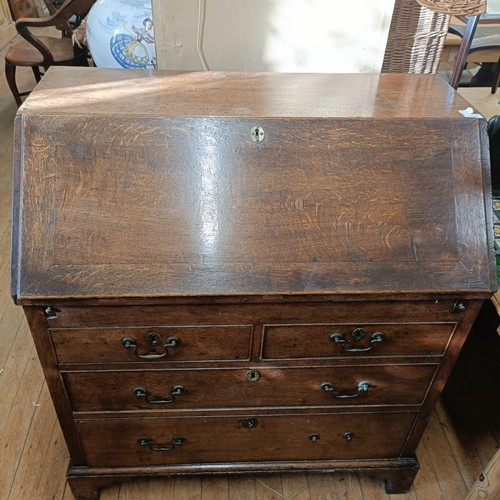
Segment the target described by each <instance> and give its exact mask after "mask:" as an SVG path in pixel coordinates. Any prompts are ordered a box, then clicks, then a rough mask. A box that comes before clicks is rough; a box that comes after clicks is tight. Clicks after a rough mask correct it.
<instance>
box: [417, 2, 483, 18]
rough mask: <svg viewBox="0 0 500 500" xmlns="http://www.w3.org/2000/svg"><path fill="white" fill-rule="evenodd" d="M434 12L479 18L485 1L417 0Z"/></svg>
mask: <svg viewBox="0 0 500 500" xmlns="http://www.w3.org/2000/svg"><path fill="white" fill-rule="evenodd" d="M417 2H418V3H419V4H420V5H422V6H423V7H426V8H427V9H430V10H432V11H434V12H441V13H443V14H449V15H452V16H480V15H481V14H484V13H485V12H486V0H417Z"/></svg>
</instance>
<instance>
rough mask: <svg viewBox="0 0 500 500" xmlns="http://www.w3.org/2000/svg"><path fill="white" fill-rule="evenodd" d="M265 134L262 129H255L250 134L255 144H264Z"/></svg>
mask: <svg viewBox="0 0 500 500" xmlns="http://www.w3.org/2000/svg"><path fill="white" fill-rule="evenodd" d="M265 135H266V134H265V132H264V129H263V128H262V127H259V126H257V127H253V128H252V130H251V132H250V137H251V138H252V141H253V142H255V143H259V142H262V141H263V140H264V137H265Z"/></svg>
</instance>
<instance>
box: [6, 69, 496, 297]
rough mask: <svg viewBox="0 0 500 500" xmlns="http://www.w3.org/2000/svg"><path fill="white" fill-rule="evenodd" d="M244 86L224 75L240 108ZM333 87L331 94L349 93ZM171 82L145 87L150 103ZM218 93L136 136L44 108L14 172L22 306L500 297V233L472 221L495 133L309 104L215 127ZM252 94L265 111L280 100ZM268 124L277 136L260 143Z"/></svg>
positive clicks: (151, 119) (483, 197) (25, 130)
mask: <svg viewBox="0 0 500 500" xmlns="http://www.w3.org/2000/svg"><path fill="white" fill-rule="evenodd" d="M56 74H57V73H56ZM242 78H244V77H242V76H241V75H230V74H229V75H225V76H224V78H223V81H224V82H225V85H224V87H226V86H227V88H226V90H227V92H228V93H229V94H230V95H238V90H239V89H241V79H242ZM288 78H290V79H292V80H291V81H293V76H289V77H288ZM297 78H298V80H297V81H296V85H300V83H301V78H300V77H297ZM325 78H327V77H321V78H320V80H321V81H320V82H318V85H320V86H321V85H323V86H324V85H325V84H324V80H325ZM219 80H220V77H217V76H215V77H214V82H213V85H215V82H218V81H219ZM330 80H331V81H330V85H331V88H332V90H331V91H330V92H335V93H337V92H339V91H341V88H337V86H336V83H337V80H336V78H334V77H332V78H331V79H330ZM49 81H50V79H49ZM263 81H264V82H266V83H267V84H268V85H270V84H272V83H274V84H275V85H278V84H279V83H280V79H274V80H270V81H269V82H268V81H267V78H266V77H263ZM287 81H288V80H287ZM162 82H163V85H165V80H164V79H162V78H161V77H160V78H159V80H158V81H155V80H154V79H152V80H151V81H149V80H147V79H146V80H141V79H139V82H138V84H137V87H136V90H139V89H141V92H143V93H147V92H149V91H150V88H151V87H152V88H157V86H158V85H162ZM193 82H196V78H194V79H193ZM306 83H307V81H306ZM368 83H370V80H368ZM141 84H142V85H141ZM344 84H345V79H344ZM382 84H383V80H382V81H381V82H379V88H380V86H381V85H382ZM231 86H232V87H231ZM437 87H438V88H439V85H437ZM210 88H211V87H209V88H206V87H203V86H201V88H200V89H198V88H197V90H199V95H198V97H197V99H196V100H195V101H193V102H190V101H187V102H183V106H184V109H183V110H182V111H179V115H180V116H172V115H170V114H168V113H167V114H165V115H163V116H162V115H159V114H158V112H156V113H153V114H152V115H145V116H146V118H141V117H140V116H139V117H138V118H136V119H134V120H131V118H130V116H124V115H123V114H122V112H121V111H120V112H119V113H112V114H111V115H109V116H108V115H102V114H92V115H90V116H91V117H92V118H91V119H85V120H84V119H82V115H81V114H79V113H78V112H76V111H75V110H73V112H72V113H71V114H65V115H61V114H56V113H54V112H53V110H52V111H51V112H50V113H45V112H43V113H40V112H38V111H37V102H38V101H37V97H35V98H34V99H32V100H31V104H32V106H27V107H26V110H25V112H24V114H23V123H22V127H21V132H22V137H23V139H22V143H23V156H22V158H23V159H22V165H21V164H18V165H16V168H18V169H22V171H23V175H24V181H23V195H22V199H21V200H20V208H21V207H22V208H23V210H24V218H23V225H22V228H21V233H20V234H19V236H17V233H16V240H17V239H18V238H19V241H20V249H19V255H18V267H19V269H20V270H21V272H20V274H19V279H18V281H17V282H15V283H14V289H13V294H14V295H15V296H17V297H18V298H19V299H28V298H40V297H45V298H48V297H53V298H58V297H60V298H71V297H82V298H83V297H113V296H117V295H119V296H122V297H125V296H128V297H134V296H137V295H144V296H192V295H200V294H201V295H234V294H236V293H238V294H248V295H254V294H266V295H273V294H289V293H292V292H293V291H298V290H301V291H303V292H306V293H311V294H325V293H331V292H333V291H334V292H335V293H362V292H364V293H375V292H381V291H383V292H388V293H389V292H395V291H396V289H395V288H397V291H398V292H402V293H404V292H406V293H411V292H430V291H432V290H440V291H450V292H454V291H459V290H470V291H477V292H484V293H485V294H487V293H489V292H491V291H492V290H493V289H494V286H495V285H494V283H495V281H494V280H493V274H492V265H491V262H490V260H489V259H484V258H476V256H479V255H480V256H483V255H488V252H489V248H490V246H491V241H490V236H489V233H488V232H486V231H485V228H484V226H478V225H475V224H473V223H467V221H469V220H470V221H471V222H472V221H473V220H477V218H478V217H483V218H484V217H485V213H484V212H485V211H484V206H485V204H487V199H488V195H487V194H485V187H487V186H486V183H487V180H486V175H487V172H486V168H487V165H486V164H485V162H486V159H485V158H483V156H482V155H483V153H484V152H483V151H482V150H481V146H480V144H481V141H484V140H485V137H484V134H485V130H484V124H483V125H481V126H480V124H479V123H478V122H477V121H475V120H470V119H469V120H466V119H460V118H457V117H455V116H448V117H447V119H446V121H445V120H444V119H443V118H434V116H435V115H434V114H431V117H429V116H421V115H419V116H417V117H414V118H413V119H412V120H408V119H407V118H401V117H400V116H398V115H397V114H396V116H393V117H391V119H390V120H388V119H387V117H386V116H378V115H376V114H375V116H373V117H372V118H371V119H370V120H367V119H366V117H365V116H359V115H356V114H354V113H353V114H354V116H351V117H349V118H348V117H344V116H341V117H340V118H339V117H336V118H329V117H325V116H323V115H321V116H320V117H317V118H315V117H314V113H313V111H314V110H307V108H306V107H305V106H304V108H300V109H298V110H297V111H298V112H297V113H294V114H293V115H292V116H289V115H288V114H286V113H285V115H286V116H284V117H281V116H278V117H277V116H275V115H271V117H267V116H266V117H262V116H259V119H258V121H256V120H255V119H254V118H245V117H240V116H238V115H237V114H236V115H234V114H229V112H226V115H225V116H223V117H220V116H216V110H213V111H212V112H211V113H209V114H208V116H206V115H204V114H203V111H204V109H205V108H204V107H201V106H200V103H199V100H198V98H203V95H204V93H209V94H210V91H209V90H210ZM320 88H321V87H320ZM188 89H189V87H188ZM185 92H186V93H188V94H189V95H190V94H191V93H192V91H190V92H188V90H187V89H186V90H185ZM262 92H263V91H262ZM318 92H319V89H318ZM444 94H445V93H444V92H443V93H442V94H441V95H442V96H443V97H444ZM42 95H44V94H43V92H42ZM245 96H246V98H247V99H248V100H250V101H251V102H257V106H259V107H260V108H263V109H262V110H263V111H267V109H266V108H265V104H266V102H267V99H268V96H267V95H266V94H262V93H259V92H258V90H257V89H256V90H252V89H248V90H247V91H246V93H245ZM265 98H266V100H265ZM179 99H180V100H183V96H182V95H179V96H178V97H177V100H179ZM421 99H423V100H424V101H425V100H426V99H427V96H426V94H425V93H423V94H422V95H421ZM259 100H260V102H259ZM46 106H47V105H46V104H45V108H44V109H46ZM200 107H201V109H200ZM129 109H131V108H129ZM306 110H307V111H308V112H309V113H310V114H308V115H307V116H306V115H305V112H306ZM131 111H132V109H131ZM139 112H140V113H142V112H143V109H142V108H141V109H140V110H139ZM311 114H312V115H313V116H312V117H311ZM184 115H187V116H184ZM307 117H308V118H307ZM306 118H307V119H306ZM443 124H446V126H443ZM254 126H262V127H263V128H264V130H265V131H266V136H265V139H264V141H263V142H262V143H260V144H254V143H253V142H252V140H251V137H250V132H251V129H252V127H254ZM49 131H50V132H49ZM67 131H71V136H68V135H67ZM111 131H112V136H111V135H110V132H111ZM471 164H476V165H478V167H480V168H476V169H473V168H470V166H471ZM188 166H189V168H188ZM422 172H428V174H426V175H422ZM166 186H168V188H165V187H166ZM55 190H57V196H56V191H55ZM35 214H36V215H35ZM166 228H168V230H165V229H166ZM40 238H43V252H42V251H41V248H42V247H41V239H40ZM68 276H71V279H68ZM103 283H106V286H105V287H103ZM395 284H397V286H395Z"/></svg>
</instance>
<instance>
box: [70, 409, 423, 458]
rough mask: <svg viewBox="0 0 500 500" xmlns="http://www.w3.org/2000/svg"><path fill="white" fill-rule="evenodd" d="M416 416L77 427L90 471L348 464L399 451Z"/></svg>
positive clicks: (203, 419) (119, 422) (207, 419)
mask: <svg viewBox="0 0 500 500" xmlns="http://www.w3.org/2000/svg"><path fill="white" fill-rule="evenodd" d="M415 416H416V414H415V413H403V412H402V413H389V412H386V413H363V414H352V413H350V414H342V415H339V414H334V415H330V414H313V415H308V414H306V415H270V416H266V415H253V414H250V415H248V416H234V417H231V416H225V417H213V416H200V417H189V418H148V419H144V420H140V419H128V418H125V419H108V420H94V421H80V422H78V430H79V434H80V439H81V443H82V446H83V449H84V453H85V456H86V460H87V465H88V466H90V467H101V466H106V467H119V466H142V465H166V464H191V463H215V462H221V463H223V462H226V463H227V462H233V463H234V462H256V461H272V460H278V461H293V460H337V459H338V460H345V459H376V458H391V457H397V456H399V455H400V454H401V452H402V449H403V446H404V444H405V441H406V438H407V436H408V434H409V432H410V430H411V427H412V424H413V421H414V419H415Z"/></svg>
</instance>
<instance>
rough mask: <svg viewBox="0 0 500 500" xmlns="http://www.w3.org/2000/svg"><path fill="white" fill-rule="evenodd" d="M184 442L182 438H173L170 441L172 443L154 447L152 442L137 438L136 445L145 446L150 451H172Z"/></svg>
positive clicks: (147, 439) (184, 439)
mask: <svg viewBox="0 0 500 500" xmlns="http://www.w3.org/2000/svg"><path fill="white" fill-rule="evenodd" d="M185 441H186V438H185V437H183V436H175V437H174V438H173V439H172V442H171V443H170V444H167V445H156V444H154V441H153V440H152V439H149V438H139V439H138V440H137V443H138V444H139V445H140V446H147V447H148V448H149V449H150V450H153V451H174V450H175V448H176V447H177V446H181V445H182V444H183V443H184V442H185Z"/></svg>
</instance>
